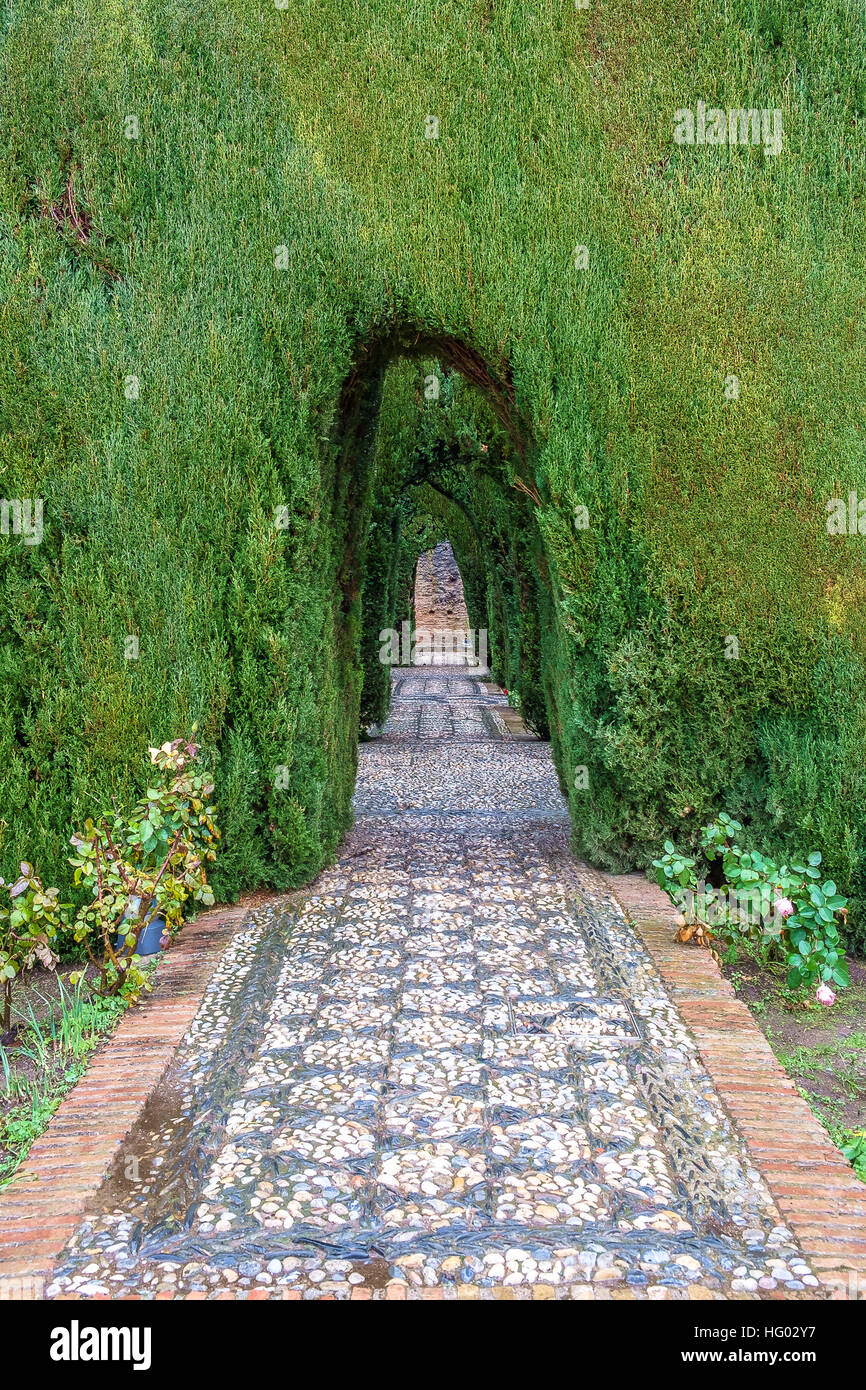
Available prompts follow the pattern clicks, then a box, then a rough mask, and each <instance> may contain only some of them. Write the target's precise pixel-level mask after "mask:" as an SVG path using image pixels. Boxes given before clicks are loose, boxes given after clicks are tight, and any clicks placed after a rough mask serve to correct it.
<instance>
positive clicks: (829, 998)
mask: <svg viewBox="0 0 866 1390" xmlns="http://www.w3.org/2000/svg"><path fill="white" fill-rule="evenodd" d="M815 998H816V999H817V1000H818V1003H819V1004H835V1003H836V996H835V994H834V993H833V991H832V989H831V988H830V986H829V985H825V984H820V985H819V986H818V988H817V989H816V990H815Z"/></svg>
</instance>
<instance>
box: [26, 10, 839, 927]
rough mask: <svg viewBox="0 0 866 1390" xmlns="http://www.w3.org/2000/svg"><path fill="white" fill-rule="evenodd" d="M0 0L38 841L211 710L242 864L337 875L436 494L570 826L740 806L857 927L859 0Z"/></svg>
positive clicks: (629, 836)
mask: <svg viewBox="0 0 866 1390" xmlns="http://www.w3.org/2000/svg"><path fill="white" fill-rule="evenodd" d="M2 26H3V27H2V37H0V47H2V65H3V78H4V82H3V88H4V95H3V97H2V103H3V107H4V115H5V121H4V130H5V132H6V138H5V140H4V144H3V148H2V150H0V182H2V188H3V192H4V196H3V199H2V204H0V219H2V237H0V278H2V286H0V291H2V299H3V303H4V309H3V313H2V316H0V432H2V456H0V457H2V467H3V482H2V491H3V495H4V497H5V498H6V499H7V501H9V500H10V499H12V500H15V499H18V500H22V499H41V500H42V502H43V506H44V534H43V535H42V537H41V539H40V541H39V543H35V544H31V543H28V541H27V539H26V538H25V537H23V536H22V535H20V534H17V535H16V534H15V533H14V527H13V528H11V529H10V528H8V527H7V531H8V534H7V533H6V532H4V534H2V535H0V588H2V606H0V654H2V672H3V680H2V684H0V711H2V713H0V808H2V809H0V820H2V821H3V822H4V823H5V824H4V827H3V839H2V843H0V859H2V865H0V871H2V873H3V874H4V875H5V876H6V877H8V876H9V875H10V873H11V872H12V870H13V867H14V864H15V863H16V861H17V860H18V859H19V858H25V857H26V858H28V859H30V860H31V861H32V862H33V863H34V864H35V865H36V866H37V868H38V870H39V872H40V873H41V875H42V877H43V879H44V881H45V882H49V881H52V882H57V883H59V884H61V885H65V884H66V883H67V882H68V873H69V870H68V866H67V864H66V852H67V851H66V846H67V841H68V836H69V834H70V832H71V829H72V828H73V827H74V826H75V825H76V824H77V823H79V822H80V821H81V820H82V819H83V818H84V817H85V816H86V815H93V814H95V813H97V812H99V811H100V810H101V809H103V808H105V807H107V806H109V805H110V803H111V799H112V798H116V799H117V800H118V802H120V803H121V804H123V803H126V802H128V801H129V800H130V799H131V798H132V797H133V796H134V795H135V794H137V793H138V792H139V791H140V790H141V789H142V787H143V786H144V785H145V777H146V768H147V754H146V750H147V747H148V745H150V744H153V743H155V742H162V741H163V740H165V739H168V738H172V737H174V736H176V735H179V734H180V733H182V732H185V731H187V730H189V729H190V727H191V726H192V725H193V723H195V722H197V723H198V727H199V733H200V738H201V740H202V743H203V746H204V749H205V752H206V755H207V757H208V758H209V759H210V760H211V762H212V765H213V766H214V768H215V770H216V777H217V788H218V803H219V816H220V822H221V825H222V829H223V833H224V838H223V848H222V851H221V855H220V858H219V861H218V863H217V865H216V871H215V875H214V879H215V887H216V888H217V890H218V891H219V893H220V894H221V895H222V896H223V897H224V898H226V899H230V898H234V897H236V896H237V895H238V894H240V893H241V892H243V891H246V890H249V889H253V888H255V887H257V886H260V885H273V886H275V887H278V888H285V887H288V886H293V885H297V884H300V883H302V882H304V881H306V880H308V879H309V878H310V877H311V876H312V875H313V874H315V873H316V872H317V871H318V869H319V868H320V867H321V866H322V865H323V864H325V863H326V862H328V860H329V859H331V858H332V857H333V855H334V853H335V851H336V848H337V846H338V844H339V842H340V839H341V837H342V836H343V835H344V833H345V831H346V829H347V827H348V826H349V824H350V818H351V809H350V802H351V793H352V787H353V781H354V774H355V767H356V758H357V740H358V735H359V728H363V727H365V726H366V725H367V724H372V723H376V722H378V720H379V719H380V718H381V717H382V715H383V713H384V709H385V703H386V701H387V691H388V686H387V680H386V676H385V674H384V673H385V668H384V667H383V666H382V664H381V663H380V662H379V661H378V656H377V648H378V634H379V632H380V631H381V630H382V629H383V628H390V627H393V626H398V625H399V621H400V619H401V617H402V616H403V615H404V614H405V611H406V604H407V602H408V595H409V581H410V576H411V573H412V568H413V566H414V564H415V561H416V559H417V556H418V554H419V553H420V552H421V551H422V550H424V549H426V548H429V546H430V545H431V544H433V543H435V541H436V540H438V539H442V538H444V537H446V536H447V537H448V538H450V539H451V540H452V543H453V545H454V549H455V553H456V555H457V558H458V562H459V564H460V567H461V572H462V574H463V577H464V582H465V586H466V595H467V602H468V605H469V611H470V618H471V621H472V622H473V625H474V626H476V627H479V628H481V627H486V628H488V629H489V632H490V643H491V653H492V658H493V663H494V671H495V674H496V675H497V676H498V678H499V679H501V680H502V681H503V682H504V683H505V684H506V685H507V687H508V689H509V691H513V692H514V693H515V695H516V696H517V697H518V698H519V699H520V701H521V704H522V706H523V708H524V710H525V711H526V713H527V716H528V717H529V718H530V720H531V721H532V722H533V723H534V724H535V725H536V727H538V728H539V729H540V730H541V731H542V732H543V733H549V736H550V739H551V743H552V747H553V751H554V756H555V758H556V762H557V767H558V770H559V775H560V780H561V784H562V787H563V789H564V791H565V792H566V794H567V795H568V798H569V806H570V810H571V815H572V821H573V826H574V846H575V850H576V851H577V852H578V853H579V854H580V855H582V856H584V857H586V858H587V859H589V860H590V861H591V862H592V863H594V864H598V865H601V866H604V867H607V868H613V869H624V868H628V867H633V866H642V865H646V864H647V863H648V862H649V860H650V859H651V858H652V857H653V855H654V854H655V853H656V852H657V850H658V847H659V845H660V843H661V842H662V841H663V840H664V838H665V837H666V836H668V835H671V836H675V837H676V839H677V841H678V843H680V844H682V845H683V847H686V846H689V845H694V844H695V843H696V840H697V836H698V834H699V831H700V827H701V825H702V824H703V823H704V822H705V821H706V820H707V819H708V818H709V817H710V816H711V815H712V814H713V813H714V812H715V811H717V810H722V809H723V810H727V811H728V812H730V813H731V814H733V815H736V816H737V818H738V819H740V820H741V821H743V822H744V824H745V826H746V830H747V834H748V836H749V837H750V840H751V841H752V842H753V843H754V844H755V845H760V846H761V847H762V848H764V849H765V850H766V851H767V852H793V851H795V850H797V851H799V850H801V849H802V848H803V847H804V846H805V847H807V848H816V849H820V850H821V852H822V854H823V855H824V861H825V865H826V867H827V869H828V871H829V872H831V873H832V874H833V876H834V878H836V879H837V881H838V882H839V884H840V886H841V887H842V890H843V891H844V892H846V893H850V894H852V895H853V898H854V910H853V911H852V915H851V918H850V921H849V929H850V931H851V932H852V934H856V933H857V932H860V933H861V936H860V940H861V943H862V941H863V939H866V937H864V932H866V928H864V926H863V921H864V919H863V911H862V909H863V900H864V893H866V878H864V862H866V861H864V852H866V760H864V752H863V750H864V746H866V683H864V654H866V620H864V594H866V565H864V546H866V539H864V536H863V534H862V533H861V531H860V530H859V529H858V522H857V506H858V502H857V498H858V494H859V496H862V497H864V498H866V449H864V435H863V428H864V392H863V380H864V365H866V364H864V346H863V341H864V335H863V304H864V302H866V267H864V261H863V256H862V245H863V208H864V206H866V201H864V197H863V193H864V189H863V177H864V169H863V162H862V154H860V155H858V153H857V151H858V148H859V150H860V151H861V152H862V140H863V122H864V120H866V38H864V18H863V14H862V7H858V6H856V5H854V4H853V3H849V2H848V0H730V3H729V4H727V5H726V6H725V7H724V11H723V13H722V12H720V11H719V9H718V7H717V6H710V4H709V0H689V3H686V4H684V5H682V6H679V7H677V8H676V10H675V11H671V9H670V7H669V6H668V5H666V4H663V3H662V0H644V3H642V4H640V5H635V4H634V3H632V0H598V3H596V2H595V0H593V3H592V5H591V6H590V7H589V8H588V9H587V10H579V9H577V8H576V7H575V6H574V5H572V4H570V3H569V4H565V3H563V4H554V3H552V0H550V3H547V4H543V5H538V4H530V3H524V0H461V2H460V3H458V0H440V3H434V0H368V3H365V4H361V3H360V0H317V3H316V4H313V3H312V0H297V3H295V0H293V3H292V5H291V6H290V7H289V8H288V9H286V10H279V9H277V8H276V6H260V5H253V4H252V3H250V0H225V3H224V4H221V5H220V6H218V7H214V8H213V12H206V13H197V12H196V8H195V7H192V6H189V5H188V4H186V3H184V0H163V3H160V4H159V5H157V4H156V3H155V0H142V3H140V4H137V5H136V6H135V7H134V9H133V10H126V9H124V8H122V7H118V6H116V5H106V4H105V3H104V0H81V3H80V4H79V5H78V6H76V7H75V9H74V13H72V12H64V10H63V9H62V8H59V7H53V6H48V5H45V4H44V3H40V0H22V3H21V4H20V5H17V6H16V7H14V8H12V7H7V9H6V10H5V12H4V17H3V20H2ZM699 102H701V103H704V104H705V105H706V106H707V107H711V106H712V107H718V108H722V109H724V110H730V109H732V108H733V109H737V108H742V109H746V110H749V109H752V108H755V109H758V110H765V109H766V110H768V111H770V112H774V111H776V110H778V111H780V112H781V121H782V128H783V131H784V138H783V142H782V145H781V150H780V152H778V153H774V152H773V151H772V150H771V149H769V148H767V147H766V146H765V145H764V144H755V143H751V142H750V143H748V144H746V145H736V144H730V143H729V144H726V145H725V146H724V147H722V146H717V147H715V148H713V147H712V146H711V145H708V144H703V145H698V144H691V145H690V144H688V143H678V142H677V141H676V140H674V138H673V135H672V132H673V130H674V126H675V113H677V112H678V111H681V110H682V109H688V110H694V109H697V104H698V103H699ZM731 128H732V129H733V128H734V127H733V126H732V127H731ZM428 378H435V379H436V381H437V383H438V386H437V389H438V392H439V394H438V399H437V398H435V397H433V398H431V397H430V396H429V395H428V394H425V383H427V382H428ZM852 495H853V497H854V513H853V514H854V526H853V530H852V528H851V527H850V526H848V527H846V528H845V529H844V531H842V532H841V533H838V534H837V533H835V532H833V531H832V530H828V526H827V516H828V507H829V506H830V505H831V504H833V505H835V504H834V503H833V499H837V500H838V499H843V500H844V501H845V505H846V506H849V504H850V498H851V496H852ZM7 511H8V508H7ZM9 514H10V515H11V512H10V513H9ZM863 530H864V531H866V517H864V518H863ZM583 768H585V769H586V777H585V779H582V778H579V777H578V778H577V779H576V772H577V771H578V770H579V769H583ZM278 773H279V775H278ZM581 781H585V782H586V785H585V786H584V787H581V786H580V785H578V784H579V783H581Z"/></svg>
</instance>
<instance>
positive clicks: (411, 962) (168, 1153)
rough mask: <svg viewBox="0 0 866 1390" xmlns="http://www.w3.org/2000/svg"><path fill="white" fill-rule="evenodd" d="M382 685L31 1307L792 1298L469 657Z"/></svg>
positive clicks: (550, 806) (670, 1034) (558, 816)
mask: <svg viewBox="0 0 866 1390" xmlns="http://www.w3.org/2000/svg"><path fill="white" fill-rule="evenodd" d="M395 689H396V695H395V703H394V710H393V713H392V716H391V719H390V721H389V723H388V725H387V726H386V730H385V734H384V737H383V738H382V739H380V740H377V741H374V742H372V743H369V744H366V745H364V746H362V748H361V750H360V767H359V774H358V785H357V793H356V813H357V820H356V825H355V828H354V830H353V831H352V833H351V834H350V836H349V837H348V838H347V840H346V842H345V844H344V846H343V849H342V851H341V854H340V858H339V861H338V863H337V864H336V865H335V867H333V868H332V869H330V870H328V871H327V872H325V873H323V874H322V875H321V876H320V877H319V879H318V880H317V881H316V883H315V884H314V885H313V887H312V889H311V890H310V891H309V895H308V896H307V897H306V898H305V899H302V900H301V901H300V903H299V904H298V903H295V905H294V906H286V905H283V906H281V907H276V908H274V907H268V908H265V909H260V910H258V911H257V912H254V913H253V914H252V917H251V918H250V920H249V924H248V926H247V927H245V929H244V930H242V931H241V932H240V934H239V935H237V936H236V937H235V938H234V941H233V943H232V945H231V946H230V948H229V949H228V950H227V951H226V952H225V954H224V956H223V957H222V960H221V962H220V965H219V967H218V969H217V973H216V975H215V976H214V978H213V980H212V982H211V985H210V988H209V990H208V992H207V995H206V997H205V1000H204V1003H203V1005H202V1007H201V1009H200V1011H199V1013H198V1016H197V1018H196V1020H195V1022H194V1024H193V1026H192V1028H191V1029H190V1031H189V1033H188V1035H187V1037H186V1040H185V1042H184V1045H183V1046H182V1048H181V1050H180V1052H179V1054H178V1056H177V1059H176V1061H175V1063H174V1065H173V1067H172V1068H171V1070H170V1072H169V1074H168V1075H167V1077H166V1079H165V1080H164V1082H163V1083H162V1085H161V1087H160V1088H159V1089H158V1091H157V1093H156V1095H155V1097H154V1098H153V1099H152V1100H151V1102H150V1103H149V1104H148V1106H147V1107H146V1109H145V1111H144V1113H143V1116H142V1118H141V1120H140V1121H139V1124H138V1126H137V1128H136V1129H135V1130H134V1131H133V1133H132V1134H131V1136H130V1137H129V1139H128V1140H127V1141H126V1143H125V1144H124V1146H123V1151H122V1153H121V1154H120V1155H119V1158H118V1160H117V1163H116V1165H115V1168H114V1171H113V1173H112V1174H111V1176H110V1178H109V1179H108V1180H107V1181H106V1182H105V1184H104V1185H103V1188H102V1190H101V1192H100V1193H99V1196H98V1200H97V1203H96V1205H95V1208H94V1210H93V1211H92V1212H91V1214H90V1216H89V1217H88V1219H87V1220H86V1221H85V1223H84V1224H83V1225H82V1226H80V1227H79V1229H78V1231H77V1232H76V1234H75V1236H74V1238H73V1240H72V1241H71V1242H70V1244H69V1246H68V1247H67V1249H66V1252H65V1254H64V1256H63V1257H62V1258H61V1260H60V1261H59V1262H58V1266H57V1273H56V1275H55V1281H54V1283H53V1284H52V1285H51V1287H50V1288H49V1290H48V1292H49V1295H51V1294H57V1293H68V1292H70V1291H71V1292H75V1293H78V1294H79V1295H80V1296H85V1297H86V1296H89V1295H97V1294H105V1293H107V1292H108V1293H111V1294H112V1295H114V1296H117V1295H119V1294H123V1293H130V1292H132V1293H140V1294H144V1295H145V1296H151V1295H154V1294H156V1293H160V1294H161V1296H163V1297H166V1296H170V1295H171V1294H172V1293H173V1294H182V1293H188V1292H192V1293H193V1294H195V1295H196V1296H198V1297H203V1296H216V1295H217V1294H218V1293H220V1292H224V1291H226V1290H231V1291H233V1292H234V1293H238V1292H239V1291H241V1290H243V1289H249V1290H254V1289H260V1290H262V1291H264V1290H271V1291H272V1292H273V1293H274V1294H276V1293H277V1292H278V1291H280V1289H282V1288H290V1289H293V1290H298V1291H299V1292H300V1293H301V1294H302V1295H303V1296H304V1297H317V1296H321V1295H323V1294H331V1295H333V1296H336V1297H338V1298H339V1297H349V1296H350V1295H352V1293H353V1286H357V1287H359V1288H365V1289H370V1288H372V1289H373V1290H384V1291H385V1292H381V1293H380V1292H375V1293H374V1294H373V1295H372V1296H374V1297H384V1296H386V1295H387V1296H391V1294H392V1293H393V1291H394V1289H396V1288H399V1287H400V1286H401V1285H405V1286H407V1287H408V1290H409V1296H410V1297H411V1296H413V1290H416V1289H417V1290H420V1289H422V1288H426V1289H429V1288H437V1287H439V1286H444V1288H445V1292H446V1296H448V1297H458V1296H461V1295H467V1294H472V1295H473V1296H481V1297H493V1296H496V1291H497V1290H499V1291H500V1292H501V1290H503V1289H508V1288H509V1287H510V1288H513V1289H514V1291H515V1294H516V1296H517V1297H523V1296H526V1297H530V1296H533V1294H534V1295H535V1296H544V1297H555V1296H558V1297H563V1296H567V1297H596V1296H598V1295H599V1293H600V1292H601V1293H602V1296H605V1294H604V1291H609V1293H608V1294H607V1296H622V1297H631V1296H634V1297H637V1298H643V1297H675V1298H679V1297H693V1298H695V1297H713V1296H716V1297H724V1296H730V1295H731V1294H734V1295H740V1296H743V1295H745V1296H749V1295H751V1296H753V1297H760V1296H762V1295H763V1294H764V1293H767V1294H769V1293H771V1292H772V1291H774V1290H777V1289H778V1290H782V1291H784V1293H785V1294H786V1296H790V1295H791V1294H793V1295H796V1294H797V1292H798V1291H800V1290H802V1291H803V1292H804V1293H811V1292H812V1291H813V1290H814V1286H815V1285H816V1284H817V1280H816V1279H815V1278H814V1277H813V1275H812V1274H811V1272H810V1270H809V1268H808V1266H807V1264H806V1263H805V1261H804V1260H803V1259H802V1257H801V1256H800V1255H799V1254H798V1251H797V1248H796V1246H795V1244H794V1241H793V1238H792V1236H791V1234H790V1232H789V1231H788V1230H787V1229H786V1227H785V1226H784V1223H783V1221H782V1219H781V1217H780V1215H779V1213H778V1211H777V1209H776V1208H775V1206H774V1204H773V1201H772V1199H771V1197H770V1194H769V1192H768V1190H767V1188H766V1187H765V1185H764V1182H763V1179H762V1178H761V1177H760V1175H759V1174H758V1172H757V1171H756V1170H755V1168H754V1166H753V1164H752V1162H751V1161H750V1159H749V1157H748V1154H747V1152H746V1150H745V1148H744V1146H743V1144H742V1143H741V1142H740V1140H739V1138H738V1137H737V1135H736V1133H735V1132H734V1131H733V1129H732V1127H731V1125H730V1122H729V1121H728V1119H727V1117H726V1114H725V1112H724V1111H723V1109H722V1106H721V1104H720V1102H719V1100H718V1098H717V1096H716V1094H715V1092H714V1090H713V1087H712V1084H711V1083H710V1080H709V1078H708V1076H707V1074H706V1072H705V1071H704V1069H703V1066H702V1064H701V1062H700V1059H699V1056H698V1053H697V1049H696V1047H695V1045H694V1043H693V1041H692V1039H691V1037H690V1036H689V1034H688V1032H687V1031H686V1029H685V1027H684V1026H683V1024H682V1022H681V1020H680V1018H679V1017H678V1014H677V1012H676V1010H675V1008H674V1007H673V1006H672V1004H671V1002H670V1000H669V998H668V997H667V995H666V992H665V989H664V987H663V985H662V983H661V981H660V979H659V977H658V975H657V974H656V971H655V969H654V967H653V965H652V963H651V961H650V959H649V957H648V956H647V955H646V953H645V951H644V948H643V946H642V945H641V943H640V942H639V940H638V938H637V937H636V935H635V934H634V932H633V930H632V929H631V927H630V926H629V925H628V923H627V922H626V920H625V918H624V916H623V914H622V912H621V910H620V908H619V907H618V905H617V904H616V903H615V901H614V900H613V899H612V897H611V896H610V895H609V893H608V892H607V889H606V885H605V882H604V880H603V879H602V878H600V877H599V876H598V875H597V874H595V873H594V872H592V871H590V870H588V869H586V868H584V867H582V866H580V865H577V864H576V863H575V862H574V860H573V859H572V858H571V856H570V854H569V850H568V820H567V816H566V812H565V807H564V803H563V800H562V797H561V795H560V792H559V789H558V786H557V780H556V775H555V772H554V769H553V766H552V763H551V761H550V756H549V752H548V749H547V747H546V745H543V744H540V743H534V744H533V743H527V742H518V741H513V740H509V739H508V738H507V737H502V736H501V735H502V734H503V730H504V726H503V725H501V723H500V724H497V723H496V722H495V720H493V721H491V718H490V713H491V711H495V709H496V705H497V700H498V703H499V704H500V706H501V704H502V698H501V696H500V697H497V696H496V695H494V694H491V693H490V689H489V687H485V686H482V685H481V684H480V683H479V681H478V680H477V677H476V676H474V675H473V673H472V671H471V670H468V669H465V668H460V669H458V668H453V669H449V670H448V672H447V674H446V673H445V672H438V673H432V672H430V671H429V670H428V671H425V670H416V671H400V672H397V673H396V674H395ZM497 734H498V735H500V736H499V737H497ZM533 1285H535V1286H538V1287H537V1288H536V1289H532V1288H531V1286H533ZM365 1296H366V1294H365ZM777 1296H778V1295H777Z"/></svg>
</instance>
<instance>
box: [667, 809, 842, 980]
mask: <svg viewBox="0 0 866 1390" xmlns="http://www.w3.org/2000/svg"><path fill="white" fill-rule="evenodd" d="M742 829H743V827H742V826H741V825H740V824H739V822H737V821H735V820H732V819H731V817H730V816H727V815H724V814H722V815H719V816H718V817H717V818H716V820H714V821H713V822H712V823H711V824H710V825H707V826H705V827H704V830H703V832H702V836H701V846H702V849H703V853H704V859H705V860H706V863H707V864H708V865H712V864H713V863H714V862H716V861H717V860H719V859H721V880H722V881H721V883H720V885H719V886H715V885H713V884H708V883H707V882H706V870H704V871H703V872H702V874H701V876H700V878H699V876H698V873H697V860H696V859H695V858H693V857H691V856H689V855H684V854H681V853H680V852H679V851H678V850H677V848H676V846H675V845H674V844H673V842H672V841H671V840H666V841H665V845H664V853H663V854H662V855H661V857H660V858H659V859H654V860H653V868H654V869H655V870H656V881H657V882H658V884H659V885H660V887H662V888H664V890H665V891H666V892H667V893H668V895H669V896H670V898H671V899H672V901H673V902H674V903H675V904H676V906H677V907H678V908H679V909H680V911H682V912H683V913H684V914H685V917H686V922H685V925H684V926H683V927H682V928H681V929H680V932H679V934H678V935H679V937H680V939H681V940H689V939H690V938H691V937H692V936H695V937H696V938H697V939H698V940H699V941H700V942H701V943H702V944H704V945H709V946H711V945H712V941H713V939H714V938H715V937H718V938H720V939H722V940H723V941H725V942H727V943H729V944H736V941H737V939H738V938H740V937H743V936H747V937H753V938H754V937H758V938H763V939H766V940H771V941H775V942H777V943H778V945H779V947H780V948H781V949H782V950H783V951H784V952H785V956H786V961H787V965H788V975H787V983H788V988H789V989H799V988H801V987H802V986H807V985H808V986H810V987H811V986H817V990H816V998H817V999H818V1001H819V1002H820V1003H822V1004H832V1003H834V1002H835V998H836V996H835V994H834V992H833V989H832V985H834V984H835V985H839V986H843V987H844V986H845V985H847V984H848V966H847V963H846V961H845V954H844V948H843V946H842V942H841V938H840V934H839V925H838V920H837V919H838V918H839V917H840V916H841V917H843V918H844V916H845V912H846V909H847V905H848V899H847V898H846V897H844V896H843V895H842V894H841V893H838V892H837V890H836V884H835V883H834V882H833V881H832V880H830V879H827V880H826V881H824V882H823V883H822V882H821V869H820V865H821V855H820V854H819V853H818V852H817V851H815V852H814V853H812V854H810V855H808V856H807V857H806V859H805V861H804V862H802V863H801V862H799V861H797V862H792V863H791V864H779V863H777V862H776V861H775V860H774V859H771V858H768V857H767V856H765V855H762V854H760V853H759V852H758V851H757V850H744V849H742V847H741V846H740V844H739V839H738V837H739V836H740V834H741V833H742Z"/></svg>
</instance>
